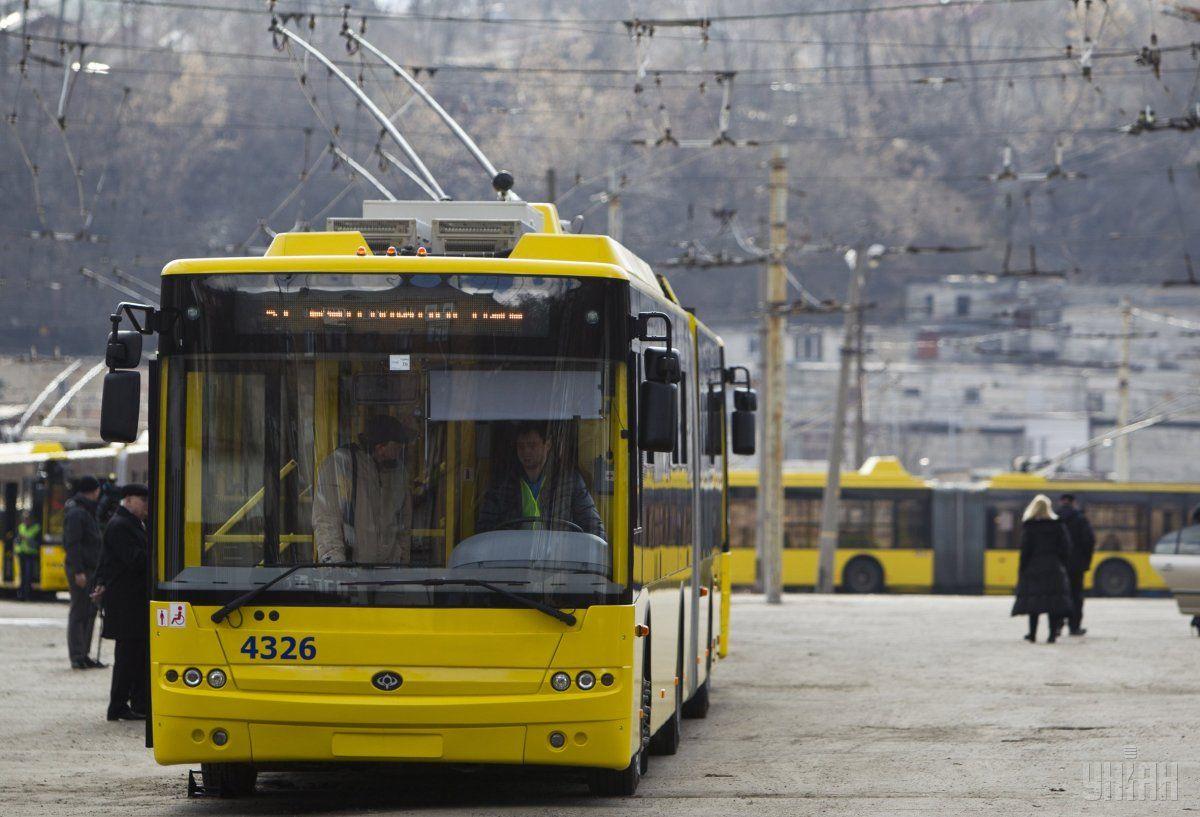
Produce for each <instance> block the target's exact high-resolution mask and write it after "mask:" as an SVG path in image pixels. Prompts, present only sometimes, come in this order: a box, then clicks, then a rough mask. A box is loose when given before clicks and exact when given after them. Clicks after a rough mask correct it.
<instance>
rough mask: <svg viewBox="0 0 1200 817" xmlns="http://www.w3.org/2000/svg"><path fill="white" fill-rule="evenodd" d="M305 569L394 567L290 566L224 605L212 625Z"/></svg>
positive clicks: (348, 564)
mask: <svg viewBox="0 0 1200 817" xmlns="http://www.w3.org/2000/svg"><path fill="white" fill-rule="evenodd" d="M306 567H394V565H388V564H382V563H378V562H308V563H304V564H298V565H292V566H291V567H289V568H288V569H287V570H285V571H283V572H282V573H280V574H279V575H278V576H276V577H275V578H273V579H270V580H268V581H266V582H264V583H262V584H260V585H259V586H258V587H254V588H251V589H250V590H247V591H246V592H245V593H243V594H242V595H240V596H238V597H237V598H236V599H234V600H233V601H231V602H229V603H228V604H226V605H225V606H224V607H222V608H221V609H220V610H217V611H216V612H215V613H213V614H212V616H211V618H212V620H213V623H214V624H220V623H221V622H222V621H224V620H225V619H226V618H228V617H229V614H230V613H232V612H233V611H234V610H236V609H238V608H239V607H243V606H245V605H247V604H249V603H250V602H252V601H254V600H255V599H256V598H258V597H259V596H261V595H262V594H263V593H264V592H266V591H267V590H269V589H270V588H272V587H274V586H275V585H277V584H279V583H280V582H281V581H283V580H284V579H286V578H287V577H288V576H290V575H292V574H293V573H295V572H296V571H297V570H301V569H303V568H306Z"/></svg>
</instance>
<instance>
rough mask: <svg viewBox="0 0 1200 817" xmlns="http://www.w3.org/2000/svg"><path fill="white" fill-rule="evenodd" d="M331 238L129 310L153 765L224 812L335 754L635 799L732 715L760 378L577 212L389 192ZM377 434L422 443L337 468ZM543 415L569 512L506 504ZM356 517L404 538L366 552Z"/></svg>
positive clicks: (519, 496) (167, 291) (123, 361)
mask: <svg viewBox="0 0 1200 817" xmlns="http://www.w3.org/2000/svg"><path fill="white" fill-rule="evenodd" d="M330 228H331V231H330V232H326V233H300V234H280V235H278V236H277V237H276V238H275V239H274V241H273V243H272V245H271V247H270V249H269V250H268V251H267V253H266V255H265V256H264V257H262V258H225V259H203V260H187V261H176V262H173V263H171V264H169V265H168V266H167V267H166V268H165V269H164V270H163V275H162V298H161V308H158V309H152V308H150V307H147V306H137V305H131V304H123V305H121V307H119V308H118V312H117V314H116V315H114V318H113V335H112V336H111V337H110V341H109V349H108V362H109V365H110V367H111V371H110V372H109V374H108V375H107V377H106V381H105V393H104V406H103V420H102V425H103V427H104V428H103V432H104V435H105V438H106V439H127V438H129V437H130V436H132V435H133V434H134V433H135V432H136V425H137V411H136V408H135V406H136V401H137V396H138V390H139V378H138V376H137V374H136V372H133V371H131V370H130V369H131V367H133V366H136V365H137V363H138V360H139V359H140V357H141V339H142V335H144V334H145V335H149V334H154V335H156V336H157V343H158V350H157V355H156V356H155V357H154V359H153V360H152V361H151V363H150V378H149V380H150V383H149V389H150V406H151V409H150V446H151V463H152V470H153V473H152V476H151V485H152V487H151V491H152V512H151V519H152V524H151V528H152V531H151V534H152V535H151V540H152V543H153V544H152V548H151V551H152V565H151V571H150V572H151V576H152V584H153V587H152V589H151V599H152V601H151V611H150V613H151V639H150V640H151V651H150V652H151V655H150V668H149V672H150V675H151V678H150V681H151V689H152V696H151V697H152V705H151V714H150V718H149V720H148V725H147V739H148V741H149V743H151V744H152V745H153V748H154V754H155V757H156V759H157V760H158V761H159V762H160V763H164V764H174V763H197V762H198V763H200V764H201V768H202V772H203V785H204V786H205V787H206V788H209V789H212V790H216V791H219V792H220V793H222V794H225V795H236V794H241V793H246V792H248V791H250V790H252V789H253V787H254V782H255V778H256V775H257V772H258V770H259V769H263V768H272V767H279V766H287V765H288V764H296V763H310V762H332V761H421V762H453V763H501V764H547V765H560V766H570V767H578V768H582V769H587V770H589V782H590V785H591V787H592V789H593V790H594V791H595V792H596V793H597V794H601V795H617V794H630V793H632V792H633V791H634V790H635V789H636V787H637V785H638V781H639V779H640V777H641V775H642V774H643V773H644V772H645V771H646V768H647V754H648V753H654V752H658V753H664V754H671V753H674V752H675V750H676V748H677V746H678V744H679V736H680V729H681V722H680V721H681V718H682V717H686V716H689V715H691V716H696V717H703V716H704V715H705V713H706V711H707V708H708V697H709V676H710V672H711V670H712V665H713V660H714V657H715V654H716V651H717V648H718V645H719V644H721V640H722V639H725V638H727V635H728V598H729V585H728V582H729V567H728V556H727V553H726V549H725V545H726V540H727V537H726V526H725V519H726V513H725V502H726V461H727V460H726V458H727V454H728V449H730V448H732V450H735V451H737V452H738V453H750V452H752V451H753V439H754V417H753V414H752V413H751V412H752V411H753V409H754V408H755V406H754V403H755V398H754V393H753V391H752V390H751V389H750V388H749V381H748V377H747V376H746V375H745V372H744V370H737V369H734V368H732V367H730V366H728V365H727V364H726V361H725V360H724V358H723V350H722V345H721V342H720V340H719V339H718V338H717V337H716V336H714V335H713V334H712V333H711V332H710V331H708V330H707V329H706V328H705V327H704V326H703V325H702V324H701V323H699V322H698V321H697V320H696V319H695V318H694V317H693V316H692V315H690V314H688V312H686V311H685V310H683V309H682V308H681V307H680V306H679V305H678V303H677V302H676V299H675V297H674V295H673V294H672V292H671V290H670V288H669V287H668V286H667V285H666V283H665V281H663V280H662V279H660V278H659V277H657V276H656V275H655V274H654V273H653V272H652V271H651V269H650V268H649V267H648V266H647V265H646V264H645V263H644V262H643V261H641V260H640V259H638V258H636V257H635V256H634V255H632V254H631V253H630V252H629V251H628V250H626V249H625V248H624V247H622V246H621V245H619V244H617V243H616V242H614V241H612V240H611V239H609V238H607V237H604V236H596V235H572V234H567V233H565V232H564V231H563V230H562V229H561V225H560V223H559V221H558V216H557V213H556V212H555V210H554V208H553V206H550V205H528V204H525V203H523V202H490V203H488V202H459V203H453V202H438V203H430V202H368V203H367V204H366V205H365V206H364V218H363V219H345V220H337V219H335V220H331V224H330ZM730 392H733V394H732V395H730V394H729V393H730ZM730 405H733V406H735V407H736V409H737V410H735V411H734V412H733V413H732V423H730V424H729V430H728V433H727V422H726V417H727V414H728V411H727V409H728V408H729V407H730ZM379 415H386V416H387V417H389V418H391V420H390V421H389V422H391V423H393V425H394V424H395V423H399V424H400V425H402V426H403V429H404V433H403V434H402V435H400V436H402V437H403V439H402V440H400V441H399V442H398V443H396V444H395V449H396V450H392V451H391V453H390V454H389V455H388V460H389V461H388V462H384V461H382V460H381V461H379V463H378V464H376V465H372V466H370V467H355V466H351V467H349V468H347V469H345V470H343V469H341V468H332V467H329V469H328V470H327V471H326V467H327V466H328V464H329V463H330V462H331V461H335V464H336V462H337V461H340V462H342V463H345V462H355V463H358V460H356V459H354V458H356V457H358V458H366V457H372V453H371V450H368V449H369V446H363V445H362V444H361V443H362V439H363V438H362V435H363V433H364V429H365V428H366V426H367V424H368V423H371V422H376V420H374V419H372V418H377V417H378V416H379ZM531 423H532V424H535V425H536V426H537V427H539V428H541V429H542V433H543V434H544V436H545V438H546V443H547V444H548V445H549V450H550V454H549V460H548V461H549V465H548V466H547V467H548V468H549V469H550V470H549V474H550V475H549V476H546V472H542V477H540V478H539V479H540V480H542V484H543V485H544V484H545V483H546V482H547V481H550V480H553V479H561V480H562V481H563V482H564V483H571V484H576V485H577V486H578V491H580V492H581V493H578V494H577V496H576V497H575V498H574V499H573V500H572V502H567V503H560V502H555V503H554V505H553V507H554V508H561V509H562V510H560V511H556V513H560V514H561V516H562V517H563V518H560V517H557V516H552V515H551V514H550V513H549V512H548V510H547V509H546V508H541V507H540V506H538V505H530V504H528V503H529V502H530V501H531V499H533V500H536V497H532V496H528V497H527V496H526V491H527V488H526V487H525V486H526V485H527V484H526V483H524V482H522V483H521V485H522V486H523V487H521V488H520V489H517V488H516V487H512V489H511V491H510V492H509V494H510V495H508V499H509V500H511V502H510V504H508V505H504V502H505V498H504V497H505V490H504V489H505V486H506V485H507V486H514V485H515V483H514V482H512V481H511V477H512V475H513V474H514V473H515V469H516V468H518V467H521V465H522V463H524V460H521V462H520V463H518V461H517V459H516V449H517V444H518V429H524V428H528V427H529V424H531ZM533 439H534V441H535V442H538V441H539V440H538V437H537V435H534V438H533ZM520 440H521V441H522V443H521V444H522V445H525V444H526V443H528V442H529V439H528V438H527V437H526V436H525V432H522V435H521V436H520ZM529 444H530V445H533V443H529ZM379 450H381V451H382V450H384V449H383V448H380V449H379ZM522 450H524V449H522ZM522 456H524V454H522ZM385 469H389V470H387V471H386V472H385ZM322 473H329V474H336V476H334V477H331V478H330V480H329V481H327V482H325V483H322V481H321V480H322V479H323V477H322V476H321V475H322ZM574 474H578V480H576V478H575V477H574ZM372 483H373V484H372ZM384 486H387V487H386V488H385V487H384ZM532 490H533V489H532V488H528V491H529V492H530V493H531V492H532ZM381 494H384V495H385V496H384V498H383V499H380V496H381ZM542 496H544V494H542ZM372 497H374V498H372ZM585 498H586V499H585ZM575 500H578V501H575ZM589 501H590V502H592V503H594V505H595V509H596V510H595V514H596V515H597V516H598V522H599V524H593V522H594V520H593V522H586V523H585V522H584V521H581V517H579V516H577V515H576V511H577V510H579V509H580V508H584V509H586V505H587V503H588V502H589ZM355 503H358V505H360V506H362V505H366V506H369V507H371V508H376V509H378V508H380V507H381V503H382V507H383V512H382V514H383V516H384V517H386V518H384V519H382V521H381V520H375V521H376V522H377V524H376V525H375V527H374V528H373V530H375V531H387V530H389V529H392V530H399V531H400V537H399V539H395V538H389V539H387V541H384V537H383V536H382V535H380V536H377V537H376V539H373V540H370V541H356V542H354V541H353V540H354V538H355V537H356V536H357V533H356V532H355V531H354V530H350V531H349V532H348V529H352V528H354V527H355V525H354V522H353V520H354V519H355V518H356V517H355V516H354V514H356V513H360V512H361V508H357V509H356V507H355ZM389 503H390V504H389ZM498 507H504V508H506V510H504V511H503V512H502V514H501V517H507V518H497V517H496V512H497V510H496V509H497V508H498ZM531 507H532V508H538V509H540V510H541V513H540V514H539V513H536V512H531V511H530V508H531ZM330 514H332V518H330ZM489 514H490V516H489ZM567 516H571V517H572V518H565V517H567ZM485 518H486V520H487V521H486V523H485V521H484V520H485ZM588 518H589V519H592V518H591V517H588ZM393 523H394V524H393ZM389 525H391V528H389ZM329 530H332V531H334V532H335V533H333V534H329V533H326V532H323V531H329ZM338 531H340V532H341V534H342V535H344V536H345V537H346V538H347V540H348V541H347V544H346V547H344V548H341V547H336V548H332V549H330V548H329V545H328V542H327V541H324V540H325V539H327V538H329V537H331V536H332V537H334V538H336V537H337V536H338V534H337V533H336V532H338ZM364 536H365V535H364ZM381 551H382V552H388V553H389V554H390V555H389V556H388V557H387V558H386V559H383V560H381V561H376V560H375V559H374V558H372V557H371V556H370V554H377V553H379V552H381ZM364 554H366V555H364ZM722 646H723V645H722Z"/></svg>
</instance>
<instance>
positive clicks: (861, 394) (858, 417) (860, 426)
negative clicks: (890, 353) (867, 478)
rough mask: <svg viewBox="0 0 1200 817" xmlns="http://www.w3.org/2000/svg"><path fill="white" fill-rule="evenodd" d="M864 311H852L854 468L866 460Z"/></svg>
mask: <svg viewBox="0 0 1200 817" xmlns="http://www.w3.org/2000/svg"><path fill="white" fill-rule="evenodd" d="M863 312H864V310H863V309H861V308H859V309H856V310H855V311H854V402H855V404H856V405H855V408H854V467H855V468H858V467H860V466H861V465H862V464H863V463H864V462H865V461H866V459H867V420H866V417H864V416H863V411H864V408H865V404H866V387H867V377H866V348H865V346H866V340H865V338H864V331H863V324H864V323H866V321H864V320H863Z"/></svg>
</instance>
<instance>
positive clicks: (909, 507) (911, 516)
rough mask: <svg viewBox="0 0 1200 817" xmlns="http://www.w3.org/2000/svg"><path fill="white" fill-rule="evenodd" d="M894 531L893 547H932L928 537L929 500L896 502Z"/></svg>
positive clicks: (917, 498)
mask: <svg viewBox="0 0 1200 817" xmlns="http://www.w3.org/2000/svg"><path fill="white" fill-rule="evenodd" d="M895 530H896V541H895V547H898V548H928V547H932V546H933V544H932V542H931V541H930V536H929V499H928V497H927V496H926V497H921V498H919V497H912V498H909V499H897V500H896V528H895Z"/></svg>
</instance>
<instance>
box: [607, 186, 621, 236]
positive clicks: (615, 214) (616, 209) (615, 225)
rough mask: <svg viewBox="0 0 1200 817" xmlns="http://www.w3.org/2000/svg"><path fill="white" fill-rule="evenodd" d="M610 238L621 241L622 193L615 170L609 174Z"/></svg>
mask: <svg viewBox="0 0 1200 817" xmlns="http://www.w3.org/2000/svg"><path fill="white" fill-rule="evenodd" d="M608 236H609V238H611V239H612V240H613V241H617V242H619V241H620V240H621V192H620V188H619V186H618V182H617V172H616V171H615V170H612V171H609V174H608Z"/></svg>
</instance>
